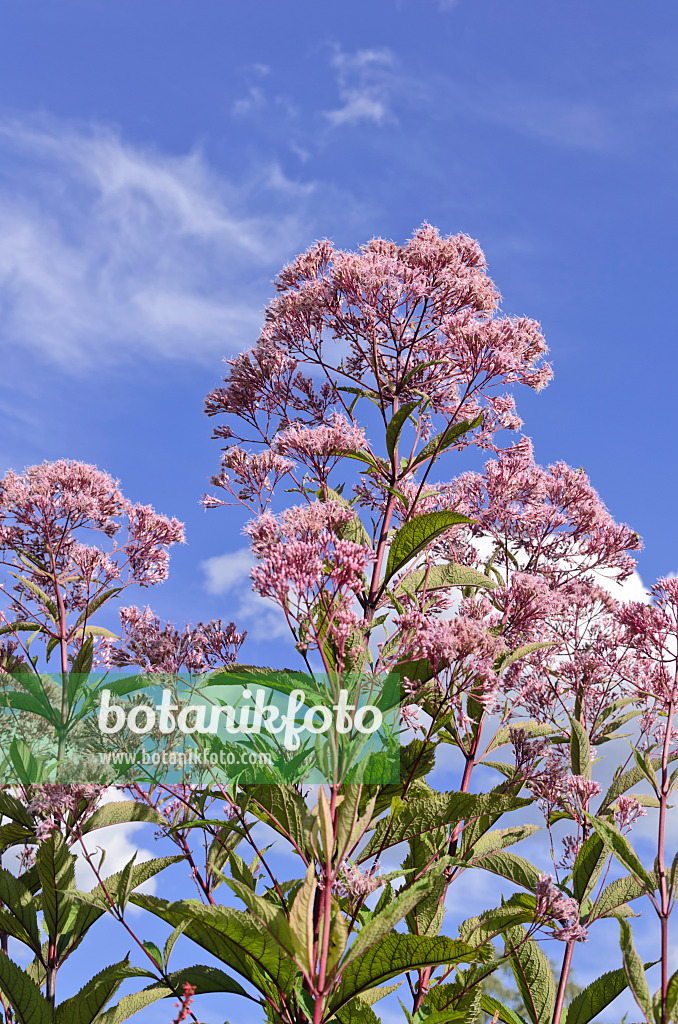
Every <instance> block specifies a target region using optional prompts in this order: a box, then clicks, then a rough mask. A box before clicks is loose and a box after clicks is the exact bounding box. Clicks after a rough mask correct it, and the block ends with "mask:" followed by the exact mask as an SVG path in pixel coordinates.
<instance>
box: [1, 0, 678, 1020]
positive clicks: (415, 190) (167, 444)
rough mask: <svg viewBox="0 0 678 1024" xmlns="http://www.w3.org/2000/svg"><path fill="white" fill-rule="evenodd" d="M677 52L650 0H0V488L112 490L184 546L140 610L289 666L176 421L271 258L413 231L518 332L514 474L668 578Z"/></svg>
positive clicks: (197, 425) (207, 465) (254, 317)
mask: <svg viewBox="0 0 678 1024" xmlns="http://www.w3.org/2000/svg"><path fill="white" fill-rule="evenodd" d="M677 45H678V11H677V9H676V7H675V4H674V3H672V2H669V0H655V2H654V3H653V4H651V5H640V4H637V3H631V2H629V0H618V2H616V3H614V4H612V3H602V2H598V3H592V2H591V0H570V2H568V3H567V4H563V3H558V2H555V0H510V2H507V0H480V2H478V0H475V2H474V0H456V2H455V0H451V2H444V0H439V2H436V0H342V2H341V3H334V4H328V3H318V2H312V0H285V2H283V0H253V2H250V3H234V2H232V0H191V2H188V0H143V3H139V0H115V2H111V0H59V3H55V2H53V0H30V2H24V3H22V4H19V3H15V2H12V0H0V350H1V362H0V366H1V367H2V370H1V371H0V471H2V472H4V471H5V470H6V469H7V468H9V467H12V468H14V469H21V468H22V467H23V466H26V465H31V464H34V463H36V462H40V461H42V460H43V459H55V458H64V457H66V458H76V459H82V460H85V461H88V462H93V463H96V464H97V465H99V466H100V467H101V468H104V469H106V470H108V471H109V472H111V473H113V474H114V475H115V476H117V477H119V478H120V480H121V482H122V486H123V489H124V491H125V492H126V493H127V494H128V495H129V496H130V497H131V498H133V499H134V500H137V501H142V502H144V503H152V504H154V505H155V506H156V508H158V509H159V510H160V511H162V512H165V513H167V514H169V515H175V516H178V517H179V518H181V519H182V520H184V521H185V522H186V526H187V533H188V541H189V543H188V544H187V546H186V547H185V548H182V549H181V550H179V551H177V552H176V553H175V554H174V556H173V562H172V575H171V578H170V580H169V582H168V583H167V584H166V585H165V586H163V587H161V588H158V589H157V591H155V592H153V593H150V594H148V600H149V601H150V603H151V605H152V607H153V608H154V609H155V610H156V611H157V612H159V613H160V614H161V615H163V616H164V617H169V618H172V619H173V620H174V621H175V622H183V621H186V620H188V619H190V620H191V621H196V620H197V619H200V618H205V617H208V618H209V617H211V616H220V617H223V618H225V619H230V618H235V619H236V621H237V622H238V624H239V625H240V626H241V627H243V628H248V629H249V630H250V635H251V638H252V639H251V642H250V643H249V645H248V647H247V648H245V650H244V651H243V654H245V655H246V657H247V659H248V660H250V661H254V662H264V663H266V662H269V663H276V664H280V663H282V662H285V661H292V658H293V655H292V653H291V652H290V648H289V646H288V645H287V642H286V640H285V639H284V636H283V634H282V631H280V630H278V627H277V623H276V620H275V618H271V617H270V615H269V614H268V613H266V612H265V611H263V610H262V609H261V607H260V606H258V605H257V604H256V603H255V602H254V601H253V598H252V597H251V596H248V593H247V566H248V560H247V556H246V555H245V554H244V553H243V549H244V547H245V544H244V539H243V537H242V536H241V533H240V531H241V528H242V525H243V521H244V520H243V516H242V515H241V513H240V512H239V511H238V510H232V511H229V510H221V511H216V512H211V513H209V514H205V513H204V512H203V511H202V510H201V508H200V507H199V506H198V504H197V501H198V499H199V498H200V496H201V494H202V493H203V491H204V490H205V488H206V486H207V481H208V478H209V476H210V474H211V473H212V472H213V471H214V470H215V469H216V466H217V461H218V446H217V444H216V443H215V442H213V441H210V439H209V438H210V433H211V426H212V424H211V423H210V422H209V421H207V420H206V419H205V417H204V416H203V414H202V401H203V398H204V395H205V393H206V392H207V391H208V390H209V389H210V388H211V387H213V386H214V385H215V384H216V383H217V382H218V380H219V377H220V373H221V366H222V364H221V359H222V358H223V357H224V356H227V355H231V354H234V353H236V352H238V351H239V350H241V349H242V348H245V347H247V346H248V345H250V344H252V343H253V342H254V340H255V339H256V335H257V331H258V327H259V324H260V321H261V314H262V310H263V307H264V306H265V304H266V302H267V300H268V298H269V297H270V295H271V293H272V288H271V283H270V282H271V279H272V277H273V276H274V274H275V273H276V272H277V271H278V270H279V268H280V267H281V266H282V265H283V264H284V263H285V262H286V261H287V260H288V259H290V258H291V257H292V256H294V255H295V254H296V253H297V252H298V251H300V250H302V249H304V248H306V247H307V246H308V245H310V244H311V243H312V242H313V241H314V240H315V239H316V238H319V237H324V236H329V237H331V238H333V239H334V240H335V242H336V243H337V244H338V245H340V246H343V247H347V248H353V247H355V246H357V245H359V244H360V243H361V242H363V241H365V240H367V239H368V238H370V237H372V236H373V235H384V236H386V237H389V238H393V239H395V240H397V241H404V240H405V239H406V238H407V237H408V236H409V234H410V233H411V232H412V230H413V229H415V228H416V227H417V226H418V225H419V224H420V223H421V222H422V221H424V220H428V221H429V222H431V223H433V224H435V225H436V226H437V227H438V228H439V229H440V230H441V231H443V232H445V233H450V232H454V233H456V232H458V231H464V232H466V233H467V234H469V235H472V236H474V237H476V238H478V239H479V241H480V243H481V245H482V246H483V248H484V250H485V252H486V255H487V258H488V261H489V264H490V270H491V273H492V275H493V277H494V279H495V281H496V282H497V284H498V286H499V288H500V290H501V291H502V293H503V295H504V309H505V310H506V311H507V312H509V313H515V314H524V315H528V316H532V317H535V318H537V319H539V320H540V321H541V323H542V325H543V329H544V332H545V335H546V337H547V340H548V342H549V345H550V347H551V354H552V359H553V363H554V368H555V380H554V382H553V383H552V384H551V386H550V387H549V388H548V389H547V390H546V391H545V392H544V393H542V394H541V395H539V396H534V395H532V394H527V393H526V394H519V396H518V407H519V411H520V412H521V414H522V416H523V418H524V420H525V431H526V433H528V434H529V435H530V436H532V437H533V438H534V442H535V449H536V456H537V458H538V460H539V461H541V462H544V463H546V462H549V461H555V460H557V459H564V460H565V461H567V462H569V463H571V464H573V465H575V466H579V465H582V466H584V468H585V469H586V471H587V472H588V473H589V475H590V477H591V479H592V481H593V483H594V485H595V486H596V487H597V488H598V489H599V491H600V493H601V494H602V496H603V498H604V500H605V502H606V503H607V505H608V506H609V508H610V509H611V511H612V512H613V514H614V515H615V516H616V517H617V518H619V519H621V520H624V521H626V522H628V523H629V524H630V525H632V526H633V528H634V529H636V530H637V531H638V532H639V533H640V534H641V536H642V537H643V538H644V541H645V550H644V552H643V553H642V555H641V558H640V572H641V575H642V578H643V580H644V581H645V583H646V584H648V585H649V584H651V583H652V582H654V580H655V579H656V578H657V576H659V575H662V574H667V573H671V572H677V571H678V551H677V550H676V541H677V539H678V537H677V532H678V531H677V525H676V516H675V506H676V498H677V496H678V485H677V482H676V475H675V471H674V466H675V464H676V459H675V447H676V438H677V436H678V431H677V429H676V427H677V423H676V403H675V399H674V394H675V386H676V384H675V376H676V356H675V344H676V326H675V322H674V315H673V302H672V299H673V292H674V289H675V278H676V272H677V266H676V262H677V261H676V247H675V223H676V205H677V202H678V200H677V198H676V187H675V180H676V163H677V158H678V147H677V145H676V135H675V125H676V117H677V116H678V65H676V61H675V53H676V50H677ZM458 468H459V469H462V468H464V467H463V466H462V465H461V464H459V466H458ZM455 471H456V467H455V466H454V464H451V465H450V474H452V473H454V472H455ZM142 596H143V595H142ZM612 941H613V944H614V942H616V940H614V939H612ZM615 962H616V961H615ZM158 1019H161V1018H160V1017H159V1018H158ZM162 1019H164V1017H163V1018H162Z"/></svg>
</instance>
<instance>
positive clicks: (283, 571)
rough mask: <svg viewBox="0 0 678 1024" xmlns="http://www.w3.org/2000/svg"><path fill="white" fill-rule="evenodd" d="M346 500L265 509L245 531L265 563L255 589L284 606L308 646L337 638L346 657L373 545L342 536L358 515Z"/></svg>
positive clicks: (256, 576) (254, 579)
mask: <svg viewBox="0 0 678 1024" xmlns="http://www.w3.org/2000/svg"><path fill="white" fill-rule="evenodd" d="M353 516H354V513H353V512H352V510H351V509H350V508H348V507H346V506H344V505H342V504H341V503H340V502H337V501H329V502H319V501H318V502H312V503H310V504H309V505H307V506H300V507H295V508H291V509H287V510H286V511H285V512H283V513H282V514H281V515H280V516H279V517H276V516H274V515H272V514H271V513H270V512H267V513H264V515H263V516H260V517H259V518H258V519H256V520H255V521H254V522H253V523H250V524H249V525H248V526H247V527H246V529H245V532H246V533H247V534H248V535H249V537H250V541H251V544H252V550H253V552H254V554H255V556H256V557H257V559H258V560H259V564H258V565H257V566H256V567H255V568H254V569H253V570H252V573H251V578H252V582H253V585H254V589H255V590H256V591H257V592H258V593H259V594H261V596H262V597H268V598H271V599H272V600H273V601H275V602H276V604H278V605H279V606H280V607H281V608H282V609H283V611H284V612H285V615H286V616H287V618H288V621H289V622H290V625H292V626H293V628H295V627H301V628H302V630H303V637H301V636H300V643H301V645H302V647H305V648H308V646H309V645H311V646H315V647H318V648H321V647H322V644H323V641H324V639H325V638H327V637H328V636H331V637H332V639H333V640H334V642H335V644H336V645H337V647H338V649H339V657H340V660H342V661H343V652H344V649H345V646H346V643H347V642H348V641H349V639H350V638H351V637H352V636H353V635H354V633H355V630H356V628H357V627H358V617H357V615H356V614H355V611H354V610H353V604H354V601H355V598H356V597H357V596H359V595H361V594H362V593H363V592H364V590H365V569H366V567H367V564H368V562H369V560H370V559H371V557H372V553H371V550H370V549H369V547H367V546H364V545H361V544H356V543H354V542H353V541H350V540H344V539H342V537H341V531H342V527H345V526H346V525H347V523H349V522H350V521H351V520H352V519H353Z"/></svg>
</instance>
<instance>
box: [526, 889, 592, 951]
mask: <svg viewBox="0 0 678 1024" xmlns="http://www.w3.org/2000/svg"><path fill="white" fill-rule="evenodd" d="M536 919H540V920H541V921H542V922H543V923H544V924H547V925H549V926H552V925H553V924H554V923H556V922H557V923H558V924H559V925H560V927H559V928H555V929H554V930H553V937H554V938H556V939H560V940H561V941H562V942H569V941H570V940H572V939H575V940H576V941H577V942H585V941H586V939H587V938H588V932H587V930H586V928H585V927H584V925H583V924H581V923H580V920H579V904H578V903H577V901H576V900H575V899H572V898H570V897H569V896H564V895H563V893H562V892H561V891H560V889H558V888H557V887H556V886H555V885H554V884H553V878H552V876H551V875H542V874H540V875H539V881H538V882H537V905H536V908H535V920H536Z"/></svg>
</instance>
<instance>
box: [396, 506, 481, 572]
mask: <svg viewBox="0 0 678 1024" xmlns="http://www.w3.org/2000/svg"><path fill="white" fill-rule="evenodd" d="M471 522H473V520H472V519H469V517H468V516H463V515H461V514H460V513H458V512H424V513H423V514H422V515H420V516H414V517H413V518H412V519H408V520H407V522H405V523H403V525H402V526H401V527H400V529H399V530H398V531H397V532H396V534H395V536H394V538H393V540H392V541H391V547H390V548H389V552H388V559H387V561H386V571H385V576H384V582H385V583H388V581H389V580H390V579H391V577H392V576H394V575H395V574H396V573H397V572H399V570H400V569H402V568H404V566H405V565H407V563H408V562H409V561H410V560H411V559H412V558H414V556H415V555H418V554H419V552H420V551H423V549H424V548H425V547H426V546H427V545H428V544H430V543H431V542H432V541H433V540H435V539H436V537H439V536H440V535H441V534H442V533H445V532H446V531H447V530H449V529H451V528H452V527H453V526H458V525H459V524H460V523H471Z"/></svg>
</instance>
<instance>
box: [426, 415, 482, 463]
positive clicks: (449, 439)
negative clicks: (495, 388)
mask: <svg viewBox="0 0 678 1024" xmlns="http://www.w3.org/2000/svg"><path fill="white" fill-rule="evenodd" d="M482 422H483V414H482V413H480V414H479V415H478V416H476V417H475V419H472V420H462V421H461V423H451V424H450V426H449V427H446V428H445V430H443V431H441V433H440V434H436V436H435V437H432V438H431V440H430V441H429V442H428V444H426V445H424V447H423V448H422V449H421V451H420V452H419V454H418V455H417V457H416V459H415V460H414V462H413V463H412V466H413V468H414V466H420V465H421V463H422V462H426V461H427V460H428V459H430V458H432V457H433V456H436V455H440V454H441V453H442V452H444V451H445V449H446V448H449V447H450V445H452V444H454V442H455V441H457V440H459V438H460V437H462V436H463V435H464V434H466V433H467V432H468V431H469V430H474V429H475V428H476V427H479V426H480V424H481V423H482Z"/></svg>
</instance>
